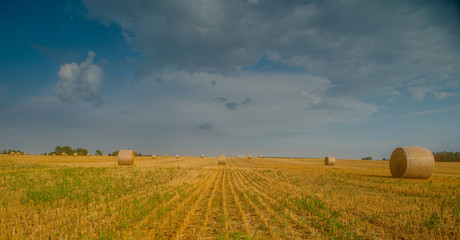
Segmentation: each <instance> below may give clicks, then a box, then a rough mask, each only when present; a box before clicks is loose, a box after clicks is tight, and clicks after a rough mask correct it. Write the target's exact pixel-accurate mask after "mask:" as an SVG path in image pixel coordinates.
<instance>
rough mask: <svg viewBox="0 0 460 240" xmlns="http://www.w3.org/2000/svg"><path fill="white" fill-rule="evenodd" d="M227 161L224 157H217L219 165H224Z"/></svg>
mask: <svg viewBox="0 0 460 240" xmlns="http://www.w3.org/2000/svg"><path fill="white" fill-rule="evenodd" d="M226 161H227V157H226V156H225V154H224V155H222V156H219V157H217V164H219V165H225V162H226Z"/></svg>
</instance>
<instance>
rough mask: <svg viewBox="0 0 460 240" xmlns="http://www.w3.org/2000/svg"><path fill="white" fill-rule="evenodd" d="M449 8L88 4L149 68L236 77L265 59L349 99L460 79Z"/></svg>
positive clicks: (273, 2)
mask: <svg viewBox="0 0 460 240" xmlns="http://www.w3.org/2000/svg"><path fill="white" fill-rule="evenodd" d="M440 2H442V3H433V2H432V1H426V2H419V1H404V2H401V1H397V0H394V1H392V0H390V1H378V2H375V1H366V0H362V1H351V0H350V1H347V0H345V1H339V2H337V1H332V0H330V1H327V0H326V1H300V0H299V1H279V0H265V1H255V0H251V1H227V0H220V1H212V2H211V3H208V4H201V3H202V2H201V1H199V0H183V1H180V0H177V1H153V0H137V1H124V0H98V1H95V0H84V1H83V3H84V4H85V6H86V8H87V9H88V12H89V16H90V17H92V18H94V19H97V20H99V21H100V22H102V23H104V24H107V25H109V24H111V23H116V24H118V25H120V26H121V28H122V31H123V34H124V36H125V38H126V40H127V42H128V43H129V44H130V45H131V46H132V47H133V49H135V50H137V51H140V52H143V53H145V54H146V59H147V60H146V63H145V65H146V66H145V67H144V68H143V69H144V71H161V70H162V69H165V68H167V67H173V68H175V69H178V70H182V71H186V72H192V73H193V72H199V71H206V72H215V73H219V74H228V75H233V74H237V73H238V72H239V71H240V69H241V68H242V67H245V66H253V65H255V64H256V63H258V62H259V60H260V59H261V58H264V57H265V58H266V59H267V60H270V61H272V62H273V63H276V64H281V65H284V66H286V67H300V68H303V69H307V70H308V71H309V73H311V74H315V75H320V76H325V77H327V78H328V79H329V80H331V82H332V83H333V84H334V85H335V86H336V87H335V88H332V89H331V91H335V94H341V95H343V94H346V93H349V94H352V93H354V94H358V95H366V94H370V93H371V92H372V91H374V92H378V93H381V92H382V91H381V89H382V88H394V87H395V86H396V87H400V86H401V85H407V84H409V83H412V82H413V81H414V77H415V74H417V75H420V74H423V75H435V76H438V77H439V78H438V79H439V81H443V79H444V78H443V76H444V74H445V73H453V72H456V73H458V69H460V65H459V64H460V54H459V53H460V47H459V45H458V42H460V31H458V29H459V28H460V26H459V23H460V15H458V10H459V7H458V4H454V3H453V1H440ZM440 12H442V14H439V13H440ZM363 89H366V90H367V92H366V91H363Z"/></svg>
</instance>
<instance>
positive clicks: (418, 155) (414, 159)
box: [390, 147, 434, 179]
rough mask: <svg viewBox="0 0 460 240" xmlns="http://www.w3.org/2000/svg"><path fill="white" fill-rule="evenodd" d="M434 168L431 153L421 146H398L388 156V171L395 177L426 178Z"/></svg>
mask: <svg viewBox="0 0 460 240" xmlns="http://www.w3.org/2000/svg"><path fill="white" fill-rule="evenodd" d="M433 170H434V156H433V153H432V152H431V151H430V150H429V149H426V148H421V147H398V148H396V149H395V150H393V153H392V154H391V158H390V172H391V175H392V176H393V177H395V178H421V179H427V178H429V177H430V176H431V174H432V173H433Z"/></svg>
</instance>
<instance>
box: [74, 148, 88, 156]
mask: <svg viewBox="0 0 460 240" xmlns="http://www.w3.org/2000/svg"><path fill="white" fill-rule="evenodd" d="M76 152H77V154H78V155H80V156H86V155H88V150H86V149H84V148H77V150H76Z"/></svg>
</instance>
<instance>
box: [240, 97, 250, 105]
mask: <svg viewBox="0 0 460 240" xmlns="http://www.w3.org/2000/svg"><path fill="white" fill-rule="evenodd" d="M248 103H252V100H251V99H250V98H248V97H247V98H246V99H244V101H243V102H242V103H241V104H248Z"/></svg>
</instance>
